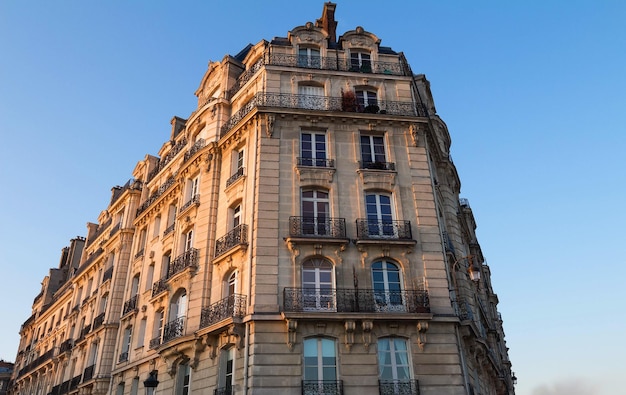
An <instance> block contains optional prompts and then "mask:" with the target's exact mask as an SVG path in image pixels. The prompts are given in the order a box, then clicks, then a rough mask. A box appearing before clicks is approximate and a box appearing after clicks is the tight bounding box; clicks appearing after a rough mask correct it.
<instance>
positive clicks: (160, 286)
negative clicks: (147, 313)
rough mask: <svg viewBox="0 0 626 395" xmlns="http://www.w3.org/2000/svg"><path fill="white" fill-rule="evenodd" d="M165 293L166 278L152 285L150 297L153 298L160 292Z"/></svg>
mask: <svg viewBox="0 0 626 395" xmlns="http://www.w3.org/2000/svg"><path fill="white" fill-rule="evenodd" d="M164 291H167V278H162V279H160V280H159V281H157V282H155V283H154V284H152V297H153V298H154V297H155V296H157V295H158V294H160V293H161V292H164Z"/></svg>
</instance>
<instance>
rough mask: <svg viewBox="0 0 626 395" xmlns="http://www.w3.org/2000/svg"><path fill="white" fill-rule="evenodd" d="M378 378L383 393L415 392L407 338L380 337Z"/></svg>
mask: <svg viewBox="0 0 626 395" xmlns="http://www.w3.org/2000/svg"><path fill="white" fill-rule="evenodd" d="M378 378H379V382H380V384H379V385H380V387H381V388H380V392H381V394H382V393H385V394H412V393H414V392H413V391H412V388H411V386H412V385H413V383H412V381H411V367H410V364H409V350H408V345H407V341H406V339H402V338H397V337H387V338H382V339H378Z"/></svg>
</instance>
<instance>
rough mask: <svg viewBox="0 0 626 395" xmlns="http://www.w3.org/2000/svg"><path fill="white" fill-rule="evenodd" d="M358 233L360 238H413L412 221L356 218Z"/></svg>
mask: <svg viewBox="0 0 626 395" xmlns="http://www.w3.org/2000/svg"><path fill="white" fill-rule="evenodd" d="M356 235H357V239H359V240H368V239H370V240H371V239H374V240H376V239H385V240H412V239H413V235H412V232H411V221H378V220H370V219H362V218H361V219H357V220H356Z"/></svg>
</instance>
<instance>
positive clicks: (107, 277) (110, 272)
mask: <svg viewBox="0 0 626 395" xmlns="http://www.w3.org/2000/svg"><path fill="white" fill-rule="evenodd" d="M111 278H113V266H111V267H110V268H108V269H107V270H105V271H104V273H103V274H102V282H105V281H107V280H110V279H111Z"/></svg>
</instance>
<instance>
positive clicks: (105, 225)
mask: <svg viewBox="0 0 626 395" xmlns="http://www.w3.org/2000/svg"><path fill="white" fill-rule="evenodd" d="M111 222H113V221H112V220H108V221H106V222H105V223H103V224H100V225H98V228H97V229H96V232H95V233H94V234H93V236H92V237H90V238H89V240H88V241H87V245H86V247H89V246H90V245H91V244H92V243H93V242H94V241H95V240H96V239H97V238H98V237H100V235H101V234H102V233H104V231H105V230H106V229H107V228H108V227H109V226H111Z"/></svg>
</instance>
